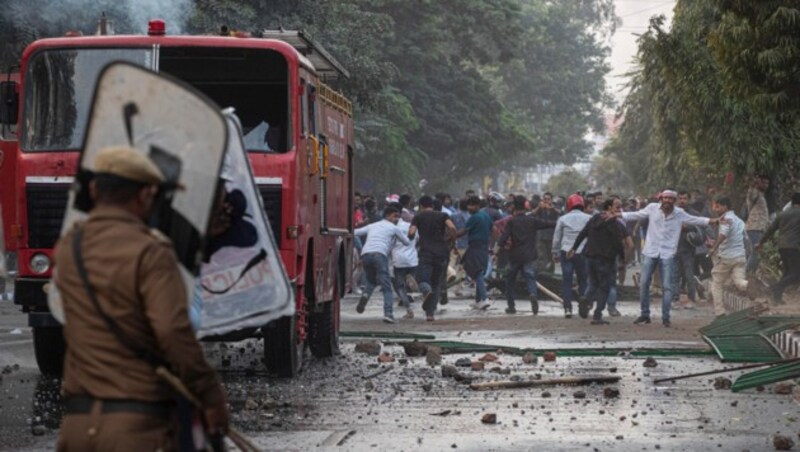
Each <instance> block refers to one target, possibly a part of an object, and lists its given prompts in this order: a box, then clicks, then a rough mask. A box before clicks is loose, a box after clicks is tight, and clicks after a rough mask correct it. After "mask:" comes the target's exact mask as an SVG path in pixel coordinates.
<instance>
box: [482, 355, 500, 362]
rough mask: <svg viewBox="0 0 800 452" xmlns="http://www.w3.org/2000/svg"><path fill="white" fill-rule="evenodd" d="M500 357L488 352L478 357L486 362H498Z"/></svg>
mask: <svg viewBox="0 0 800 452" xmlns="http://www.w3.org/2000/svg"><path fill="white" fill-rule="evenodd" d="M499 359H500V358H498V357H497V355H493V354H491V353H487V354H485V355H483V356H481V357H480V358H479V359H478V361H482V362H485V363H494V362H497V361H498V360H499Z"/></svg>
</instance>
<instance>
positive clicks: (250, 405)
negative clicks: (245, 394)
mask: <svg viewBox="0 0 800 452" xmlns="http://www.w3.org/2000/svg"><path fill="white" fill-rule="evenodd" d="M244 409H245V410H246V411H255V410H257V409H258V402H256V401H255V400H253V399H250V398H248V399H246V400H245V401H244Z"/></svg>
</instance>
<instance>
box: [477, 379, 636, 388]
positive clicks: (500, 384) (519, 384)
mask: <svg viewBox="0 0 800 452" xmlns="http://www.w3.org/2000/svg"><path fill="white" fill-rule="evenodd" d="M621 379H622V378H621V377H608V376H594V377H561V378H550V379H547V380H533V381H487V382H485V383H473V384H471V385H470V386H469V388H470V389H472V390H474V391H487V390H492V389H516V388H532V387H536V386H554V385H588V384H593V383H596V384H604V383H616V382H618V381H620V380H621Z"/></svg>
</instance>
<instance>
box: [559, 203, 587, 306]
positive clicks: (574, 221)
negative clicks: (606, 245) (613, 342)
mask: <svg viewBox="0 0 800 452" xmlns="http://www.w3.org/2000/svg"><path fill="white" fill-rule="evenodd" d="M584 206H585V201H584V200H583V196H581V195H580V194H578V193H575V194H573V195H570V197H569V198H567V211H568V212H567V213H566V214H565V215H563V216H561V217H560V218H559V219H558V222H556V229H555V231H554V232H553V247H552V253H553V261H554V262H556V263H559V262H560V263H561V275H562V285H561V297H562V298H563V299H564V316H565V317H566V318H568V319H569V318H572V301H573V300H575V298H576V297H575V294H574V291H573V290H572V276H573V275H575V276H576V277H577V278H578V294H579V295H580V296H581V297H583V295H584V294H585V293H586V284H587V281H588V279H587V278H588V276H587V275H586V268H587V267H586V259H585V258H584V256H583V248H584V246H585V245H586V243H583V244H582V245H581V246H580V247H579V248H578V251H577V252H576V253H575V254H574V255H573V256H572V257H571V258H567V253H569V251H570V250H571V249H572V245H573V244H574V243H575V239H576V238H577V237H578V234H580V233H581V231H582V230H583V228H584V227H586V223H588V222H589V220H590V219H591V218H592V216H591V215H589V214H587V213H584V212H583V209H584ZM588 312H589V311H588V307H585V306H584V307H583V310H582V311H581V314H583V315H582V317H584V318H585V317H586V316H587V315H588Z"/></svg>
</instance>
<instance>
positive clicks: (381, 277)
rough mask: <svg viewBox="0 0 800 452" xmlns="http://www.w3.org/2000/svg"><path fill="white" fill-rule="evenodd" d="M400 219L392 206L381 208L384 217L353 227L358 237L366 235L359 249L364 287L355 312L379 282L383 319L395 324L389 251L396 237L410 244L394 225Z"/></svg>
mask: <svg viewBox="0 0 800 452" xmlns="http://www.w3.org/2000/svg"><path fill="white" fill-rule="evenodd" d="M399 220H400V211H399V210H397V208H395V207H391V206H390V207H387V208H386V209H384V210H383V220H381V221H378V222H377V223H372V224H370V225H368V226H364V227H363V228H359V229H356V230H355V235H357V236H364V235H366V236H367V241H366V242H365V243H364V246H363V247H362V248H361V262H362V264H363V265H364V273H365V274H366V276H367V287H366V288H365V289H364V292H363V293H362V294H361V299H359V300H358V305H357V306H356V312H358V313H359V314H361V313H363V312H364V308H366V306H367V302H368V301H369V297H370V295H372V291H374V290H375V287H376V286H378V285H380V286H381V292H383V321H384V322H386V323H395V321H394V314H393V311H392V277H391V276H390V275H389V253H390V252H391V250H392V247H393V246H394V244H395V241H396V240H399V241H400V242H401V243H402V244H403V245H409V244H411V242H410V241H409V240H408V237H407V236H406V234H404V233H403V231H402V230H401V229H400V228H399V227H397V222H398V221H399Z"/></svg>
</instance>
